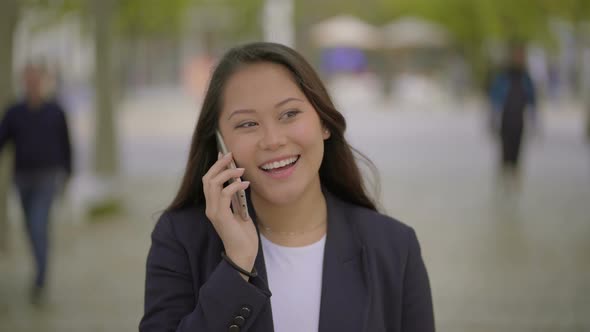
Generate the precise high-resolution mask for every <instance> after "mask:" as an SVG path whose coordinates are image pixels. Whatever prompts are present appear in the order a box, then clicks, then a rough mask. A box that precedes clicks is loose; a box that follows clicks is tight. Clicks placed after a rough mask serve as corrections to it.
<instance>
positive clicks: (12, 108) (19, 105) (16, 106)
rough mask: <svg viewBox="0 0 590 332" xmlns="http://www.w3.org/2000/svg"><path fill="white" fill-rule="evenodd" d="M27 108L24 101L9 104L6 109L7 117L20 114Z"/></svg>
mask: <svg viewBox="0 0 590 332" xmlns="http://www.w3.org/2000/svg"><path fill="white" fill-rule="evenodd" d="M24 108H25V103H24V102H23V101H18V102H15V103H12V104H8V105H7V106H6V107H5V108H4V111H5V113H4V114H5V115H6V116H9V115H12V114H14V113H15V112H18V111H20V110H23V109H24Z"/></svg>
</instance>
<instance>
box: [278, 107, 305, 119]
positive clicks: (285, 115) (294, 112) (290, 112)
mask: <svg viewBox="0 0 590 332" xmlns="http://www.w3.org/2000/svg"><path fill="white" fill-rule="evenodd" d="M299 113H301V111H300V110H298V109H291V110H288V111H286V112H285V113H283V114H281V119H290V118H294V117H295V116H297V114H299Z"/></svg>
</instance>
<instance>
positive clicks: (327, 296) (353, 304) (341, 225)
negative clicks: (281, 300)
mask: <svg viewBox="0 0 590 332" xmlns="http://www.w3.org/2000/svg"><path fill="white" fill-rule="evenodd" d="M324 196H325V197H326V204H327V210H328V233H327V235H326V247H325V250H324V270H323V275H322V295H321V306H320V324H319V331H320V332H328V331H339V332H346V331H350V332H353V331H354V332H358V331H364V329H365V326H366V323H367V322H366V320H367V317H368V304H369V295H368V290H367V289H368V288H367V285H366V280H368V275H367V274H368V269H366V268H365V266H366V263H367V262H366V258H365V254H366V253H365V252H364V248H363V246H362V244H361V243H360V241H359V240H358V239H357V237H355V230H354V228H353V225H352V224H351V222H350V220H349V218H350V216H349V215H346V206H345V205H344V203H343V202H341V201H340V200H339V199H337V198H336V197H334V196H333V195H332V194H330V193H329V192H327V191H326V190H324Z"/></svg>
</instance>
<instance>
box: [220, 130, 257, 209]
mask: <svg viewBox="0 0 590 332" xmlns="http://www.w3.org/2000/svg"><path fill="white" fill-rule="evenodd" d="M215 135H216V137H217V149H218V150H219V152H221V153H222V154H223V155H224V156H225V155H227V154H228V153H229V151H228V149H227V147H226V146H225V142H224V141H223V137H222V136H221V133H220V132H219V130H216V131H215ZM235 168H237V167H236V164H235V162H234V161H233V160H232V161H231V162H230V164H229V167H228V169H235ZM241 181H242V180H241V179H240V178H239V177H236V178H231V179H230V180H229V183H230V184H231V183H234V182H241ZM231 207H232V210H233V211H234V213H237V214H238V215H239V216H240V217H241V218H242V219H243V220H249V219H250V214H249V213H248V202H247V200H246V191H245V190H243V189H241V190H238V192H236V194H235V195H234V197H232V204H231Z"/></svg>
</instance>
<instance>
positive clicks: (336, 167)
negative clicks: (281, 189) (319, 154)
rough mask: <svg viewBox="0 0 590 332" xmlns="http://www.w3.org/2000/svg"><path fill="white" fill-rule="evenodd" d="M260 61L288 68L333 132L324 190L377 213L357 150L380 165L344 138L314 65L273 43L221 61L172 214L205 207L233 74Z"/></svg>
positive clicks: (240, 50)
mask: <svg viewBox="0 0 590 332" xmlns="http://www.w3.org/2000/svg"><path fill="white" fill-rule="evenodd" d="M261 62H269V63H274V64H279V65H281V66H284V67H285V68H287V69H288V70H289V71H290V73H291V74H292V75H293V79H294V80H295V82H296V83H297V85H298V86H299V88H300V89H301V91H303V93H304V94H305V96H306V97H307V99H308V100H309V101H310V102H311V104H312V105H313V107H314V108H315V109H316V111H317V112H318V115H319V117H320V119H321V122H322V124H323V125H324V127H325V128H327V129H328V130H329V131H330V138H328V139H327V140H325V141H324V142H325V143H324V158H323V161H322V164H321V166H320V172H319V173H320V181H321V184H322V186H324V187H325V188H326V189H327V190H328V191H329V192H331V193H332V194H334V195H336V196H338V197H340V198H341V199H343V200H345V201H347V202H350V203H353V204H357V205H361V206H364V207H367V208H369V209H372V210H376V207H375V203H374V202H373V200H372V199H371V198H369V196H368V195H367V194H366V192H365V187H364V184H363V179H362V176H361V172H360V171H359V168H358V166H357V164H356V161H355V157H354V155H353V151H355V152H356V153H357V155H358V156H359V158H360V159H362V160H363V161H365V162H366V163H367V165H369V167H370V168H371V170H372V171H373V172H374V173H375V172H376V169H375V167H374V166H373V164H372V163H371V162H370V161H369V160H368V159H367V158H366V157H365V156H363V155H362V154H361V153H360V152H358V151H356V150H354V149H353V148H352V147H351V146H350V145H349V144H348V142H347V141H346V139H345V138H344V131H345V130H346V120H345V119H344V117H343V116H342V114H340V112H338V111H337V110H336V108H335V107H334V104H333V103H332V100H331V99H330V96H329V95H328V92H327V91H326V88H325V87H324V85H323V83H322V81H321V80H320V78H319V76H318V75H317V73H316V72H315V71H314V70H313V68H312V67H311V65H310V64H309V63H307V61H306V60H305V59H304V58H303V57H302V56H301V55H300V54H298V53H297V52H295V51H294V50H293V49H291V48H289V47H286V46H283V45H280V44H274V43H251V44H246V45H243V46H239V47H236V48H233V49H231V50H229V51H228V52H227V53H226V54H225V55H224V56H223V58H222V59H221V60H220V62H219V64H218V65H217V67H216V68H215V71H214V72H213V75H212V77H211V81H210V83H209V88H208V90H207V93H206V95H205V99H204V100H203V106H202V108H201V113H200V115H199V120H198V122H197V126H196V128H195V131H194V133H193V138H192V142H191V147H190V152H189V156H188V161H187V165H186V170H185V172H184V176H183V179H182V183H181V185H180V189H179V190H178V193H177V194H176V197H175V198H174V201H173V202H172V203H171V204H170V206H169V207H168V210H173V209H181V208H184V207H187V206H191V205H195V204H204V203H205V195H204V193H203V183H202V177H203V176H204V175H205V173H207V171H208V170H209V168H210V167H211V166H212V165H213V163H215V161H216V160H217V145H216V141H215V129H216V128H217V124H218V121H219V115H220V113H221V108H222V96H223V89H224V87H225V85H226V83H227V81H228V79H229V78H230V77H231V75H232V74H233V73H235V72H236V71H237V70H238V69H239V68H241V67H243V66H245V65H248V64H253V63H261Z"/></svg>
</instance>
